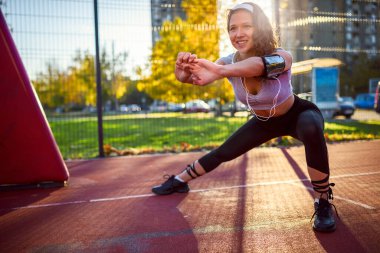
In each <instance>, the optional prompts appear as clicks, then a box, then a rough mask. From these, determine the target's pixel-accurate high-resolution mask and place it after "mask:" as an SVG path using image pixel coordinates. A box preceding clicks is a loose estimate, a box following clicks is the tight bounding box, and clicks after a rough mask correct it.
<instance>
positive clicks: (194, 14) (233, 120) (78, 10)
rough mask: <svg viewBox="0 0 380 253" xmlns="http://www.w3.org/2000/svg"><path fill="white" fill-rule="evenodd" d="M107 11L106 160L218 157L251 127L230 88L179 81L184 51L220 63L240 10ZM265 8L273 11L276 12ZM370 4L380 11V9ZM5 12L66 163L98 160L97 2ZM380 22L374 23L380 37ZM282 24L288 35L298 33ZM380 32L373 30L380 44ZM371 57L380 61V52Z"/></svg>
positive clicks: (123, 5)
mask: <svg viewBox="0 0 380 253" xmlns="http://www.w3.org/2000/svg"><path fill="white" fill-rule="evenodd" d="M97 2H98V13H99V19H98V23H99V45H100V46H99V47H100V53H99V59H100V62H99V64H100V66H101V69H102V72H101V85H102V94H101V95H102V112H103V118H102V119H103V125H102V129H103V138H104V139H103V143H104V147H103V148H104V151H105V153H106V154H141V153H152V152H179V151H187V150H201V149H210V148H213V147H215V146H217V145H219V144H220V143H221V142H222V141H223V140H225V139H226V138H227V137H228V136H229V135H230V134H231V133H232V132H233V131H234V130H236V129H237V128H238V127H239V126H240V125H241V124H243V123H244V122H245V121H246V120H247V115H248V113H247V112H246V111H245V108H244V107H243V106H242V105H241V104H239V103H236V102H235V101H234V97H233V93H232V89H231V87H230V86H229V85H228V84H227V83H226V82H225V80H224V81H221V82H218V83H216V84H215V85H213V86H212V87H210V88H198V87H196V89H195V88H194V87H191V88H190V87H189V86H191V85H189V84H179V83H175V81H173V80H172V79H173V76H172V74H170V73H172V72H173V69H174V64H173V63H174V58H175V55H176V54H177V53H178V52H179V51H187V50H191V49H192V48H197V50H198V51H199V52H201V53H200V57H205V58H206V57H207V58H209V59H211V60H216V59H217V58H218V57H219V51H223V50H224V51H225V50H226V49H224V48H220V47H224V46H223V45H224V44H228V42H227V43H225V42H221V41H219V38H225V37H226V32H225V27H224V26H225V23H223V22H222V21H221V20H224V18H225V16H224V14H225V9H226V8H227V7H231V6H232V4H233V2H234V1H180V0H177V1H157V0H156V1H153V0H152V1H149V0H141V1H122V0H107V1H106V0H104V1H101V0H99V1H97ZM256 2H257V1H256ZM258 2H259V4H263V5H265V6H266V7H265V8H268V9H266V10H270V3H271V2H269V1H258ZM273 2H276V1H273ZM285 2H293V1H279V8H282V10H285V9H286V8H292V9H291V10H290V11H293V12H296V10H295V8H297V6H296V5H291V6H290V7H289V6H284V4H285ZM294 2H296V1H294ZM308 2H310V1H308ZM317 2H318V1H317ZM331 2H334V1H331ZM366 2H368V4H376V5H374V6H375V7H376V8H378V3H377V1H366ZM189 3H190V4H189ZM277 4H278V2H277ZM0 5H1V9H2V12H3V13H4V14H5V17H6V20H7V22H8V25H9V28H10V30H11V32H12V36H13V38H14V40H15V42H16V45H17V48H18V50H19V52H20V55H21V57H22V59H23V62H24V65H25V67H26V69H27V71H28V73H29V77H30V79H31V81H32V83H33V85H34V87H35V89H36V91H37V93H38V96H39V99H40V101H41V103H42V105H43V108H44V110H45V113H46V115H47V118H48V121H49V123H50V126H51V128H52V130H53V133H54V136H55V138H56V141H57V143H58V145H59V147H60V150H61V152H62V154H63V156H64V158H66V159H70V158H81V157H84V158H89V157H95V156H98V154H99V149H98V143H99V142H98V138H99V137H98V136H99V135H98V120H97V109H99V108H97V106H96V105H97V101H96V99H97V93H96V73H95V65H96V64H95V36H94V30H95V29H94V23H95V19H94V1H93V0H75V1H74V0H34V1H28V0H12V1H11V0H8V1H7V0H5V1H4V0H3V1H0ZM267 5H269V7H268V6H267ZM273 5H274V4H273ZM307 8H308V9H307V10H309V9H310V8H311V7H310V6H308V7H307ZM311 10H312V11H315V9H314V10H313V9H311ZM288 11H289V10H288ZM371 11H372V9H371ZM376 11H377V12H376ZM376 11H374V13H375V14H376V15H378V13H379V11H378V9H376ZM304 13H305V12H303V14H304ZM371 13H372V12H371ZM280 14H281V12H280ZM268 15H272V14H271V13H270V12H268ZM312 15H315V13H312V12H311V13H308V12H307V11H306V16H312ZM331 15H333V14H330V16H331ZM363 15H366V14H363ZM371 15H372V14H371ZM376 15H375V16H371V18H372V19H373V22H374V24H375V25H376V27H378V25H379V17H378V16H376ZM176 18H177V19H176ZM165 20H166V21H169V22H165ZM279 22H280V25H279V26H280V28H281V29H282V30H281V33H282V34H284V33H286V32H287V31H291V30H292V29H293V30H294V29H295V28H294V27H295V25H286V24H287V23H286V22H287V21H284V20H283V19H279ZM358 22H360V21H358ZM363 22H366V21H363ZM292 24H293V23H292ZM376 27H375V28H371V29H375V30H373V32H374V33H375V34H378V32H377V31H378V28H376ZM318 29H322V31H321V32H323V27H319V28H318ZM376 29H377V30H376ZM292 34H295V33H294V32H293V33H292ZM310 34H313V33H312V32H311V33H310ZM295 36H296V34H295ZM187 37H193V38H198V39H193V40H192V41H191V43H192V44H193V45H191V43H189V42H188V44H186V43H183V44H182V43H178V42H181V41H186V39H188V38H187ZM283 37H284V36H283ZM309 39H310V38H309ZM313 39H314V40H315V37H314V38H313ZM375 39H376V38H375ZM377 39H378V38H377ZM187 41H188V40H187ZM283 44H284V43H283ZM219 45H222V46H219ZM284 45H285V44H284ZM300 48H301V49H302V48H304V47H303V46H302V45H298V46H297V47H296V50H299V49H300ZM290 49H292V48H290ZM293 49H294V48H293ZM309 49H310V48H309ZM228 50H231V49H228ZM376 50H377V51H376ZM202 52H203V55H202ZM205 52H208V53H205ZM371 52H372V53H373V54H374V55H375V57H374V58H375V59H378V58H379V57H378V55H379V48H375V50H374V51H371ZM343 53H345V54H352V52H350V51H346V52H343ZM376 57H377V58H376ZM301 60H305V59H304V58H303V59H301ZM157 73H159V74H157ZM379 76H380V74H379ZM160 87H161V88H160ZM295 88H296V89H297V87H295ZM295 91H296V92H298V90H295ZM302 91H307V90H302ZM349 95H350V96H353V95H354V94H349ZM235 112H236V113H235ZM371 113H372V111H371ZM216 115H218V116H216ZM231 115H234V117H231ZM371 115H372V114H371ZM371 117H372V116H371ZM373 117H375V118H376V117H378V116H377V114H376V113H374V116H373Z"/></svg>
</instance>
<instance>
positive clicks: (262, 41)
mask: <svg viewBox="0 0 380 253" xmlns="http://www.w3.org/2000/svg"><path fill="white" fill-rule="evenodd" d="M244 4H249V5H252V7H253V13H251V12H250V11H248V10H246V9H232V10H229V11H228V14H227V31H228V32H229V31H230V20H231V16H232V15H233V14H234V13H235V12H237V11H239V10H245V11H247V12H249V13H250V14H251V16H252V24H253V28H254V33H253V45H254V46H253V51H254V54H255V56H264V55H268V54H272V53H273V52H274V50H275V49H276V48H277V47H278V40H277V36H276V35H275V32H274V30H273V27H272V25H271V23H270V22H269V19H268V17H267V16H266V15H265V14H264V12H263V10H262V9H261V8H260V7H259V6H258V5H257V4H254V3H251V2H245V3H244Z"/></svg>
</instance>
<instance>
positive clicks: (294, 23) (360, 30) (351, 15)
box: [274, 0, 380, 92]
mask: <svg viewBox="0 0 380 253" xmlns="http://www.w3.org/2000/svg"><path fill="white" fill-rule="evenodd" d="M274 2H275V3H276V2H277V3H278V6H279V13H278V16H279V21H278V22H279V26H280V29H279V32H280V35H281V44H282V47H284V48H286V49H287V50H289V51H290V52H291V53H292V54H293V58H294V62H298V61H304V60H309V59H313V58H337V59H339V60H341V61H342V62H343V64H345V65H347V66H352V67H355V61H356V60H357V58H358V56H359V54H360V53H365V54H367V56H368V58H374V57H376V56H379V53H380V36H379V34H380V23H379V16H380V9H379V5H380V3H379V1H376V0H357V1H355V0H342V1H333V0H307V1H305V0H274ZM274 6H275V5H274ZM308 81H309V80H308V78H304V76H299V77H295V78H294V87H295V89H296V92H306V91H310V87H311V85H310V83H309V82H308Z"/></svg>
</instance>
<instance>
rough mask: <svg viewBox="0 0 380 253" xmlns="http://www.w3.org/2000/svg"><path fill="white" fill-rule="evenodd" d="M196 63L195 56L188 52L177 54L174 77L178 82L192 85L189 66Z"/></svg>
mask: <svg viewBox="0 0 380 253" xmlns="http://www.w3.org/2000/svg"><path fill="white" fill-rule="evenodd" d="M195 62H197V55H195V54H192V53H189V52H179V53H178V55H177V61H176V63H175V72H174V73H175V76H176V78H177V80H178V81H180V82H183V83H192V78H191V72H190V68H189V64H191V63H195Z"/></svg>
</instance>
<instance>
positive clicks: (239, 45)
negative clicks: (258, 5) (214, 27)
mask: <svg viewBox="0 0 380 253" xmlns="http://www.w3.org/2000/svg"><path fill="white" fill-rule="evenodd" d="M253 30H254V28H253V23H252V15H251V14H250V13H249V12H248V11H245V10H238V11H236V12H235V13H233V14H232V15H231V18H230V24H229V27H228V34H229V36H230V40H231V43H232V45H233V46H234V48H236V49H237V50H238V51H239V53H240V54H249V53H250V52H251V51H252V50H253Z"/></svg>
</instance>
